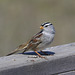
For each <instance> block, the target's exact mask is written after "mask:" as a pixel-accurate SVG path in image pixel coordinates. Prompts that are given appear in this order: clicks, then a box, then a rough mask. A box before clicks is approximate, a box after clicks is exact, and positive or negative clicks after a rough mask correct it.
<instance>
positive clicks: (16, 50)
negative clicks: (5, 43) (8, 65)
mask: <svg viewBox="0 0 75 75" xmlns="http://www.w3.org/2000/svg"><path fill="white" fill-rule="evenodd" d="M18 51H19V50H18V49H15V50H14V51H13V52H11V53H9V54H7V55H6V56H9V55H12V54H14V53H16V52H18Z"/></svg>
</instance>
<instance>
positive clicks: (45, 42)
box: [7, 22, 55, 58]
mask: <svg viewBox="0 0 75 75" xmlns="http://www.w3.org/2000/svg"><path fill="white" fill-rule="evenodd" d="M40 29H41V31H40V32H38V33H37V34H35V35H34V36H33V37H32V38H31V39H30V40H29V41H28V42H27V43H24V44H22V45H20V46H19V47H18V48H17V49H15V50H14V51H13V52H11V53H9V54H8V55H7V56H9V55H12V54H14V53H16V52H18V51H20V50H23V53H24V52H26V51H28V50H29V49H31V50H33V51H34V52H35V53H36V54H37V55H38V56H39V57H41V58H45V57H43V56H41V55H40V54H39V53H38V52H37V51H38V50H40V51H41V52H43V51H42V49H45V48H47V47H48V46H49V45H50V44H51V42H52V41H53V39H54V35H55V29H54V27H53V24H52V23H50V22H45V23H43V24H41V26H40ZM43 53H45V52H43Z"/></svg>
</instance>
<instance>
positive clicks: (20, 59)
mask: <svg viewBox="0 0 75 75" xmlns="http://www.w3.org/2000/svg"><path fill="white" fill-rule="evenodd" d="M46 51H47V53H55V54H54V55H53V56H49V55H48V56H45V57H46V58H47V59H48V60H45V59H42V58H39V57H35V55H32V54H33V53H32V52H29V54H31V55H29V54H28V53H26V54H28V55H23V54H14V55H11V56H4V57H0V75H75V71H74V70H75V43H70V44H66V45H59V46H55V47H51V48H47V49H46ZM50 51H51V52H50Z"/></svg>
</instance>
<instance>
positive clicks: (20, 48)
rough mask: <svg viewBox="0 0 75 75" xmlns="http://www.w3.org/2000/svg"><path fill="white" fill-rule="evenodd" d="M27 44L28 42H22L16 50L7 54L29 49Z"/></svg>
mask: <svg viewBox="0 0 75 75" xmlns="http://www.w3.org/2000/svg"><path fill="white" fill-rule="evenodd" d="M27 46H28V44H22V45H20V46H19V47H18V48H17V49H15V50H14V51H12V52H11V53H9V54H7V55H6V56H9V55H12V54H14V53H16V52H18V51H20V50H24V52H25V51H26V50H27Z"/></svg>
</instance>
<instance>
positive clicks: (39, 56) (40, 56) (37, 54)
mask: <svg viewBox="0 0 75 75" xmlns="http://www.w3.org/2000/svg"><path fill="white" fill-rule="evenodd" d="M34 52H35V53H36V54H37V55H38V56H39V57H41V58H44V59H46V60H48V59H47V58H45V57H43V56H41V55H40V54H39V53H38V52H37V51H36V50H35V51H34Z"/></svg>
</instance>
